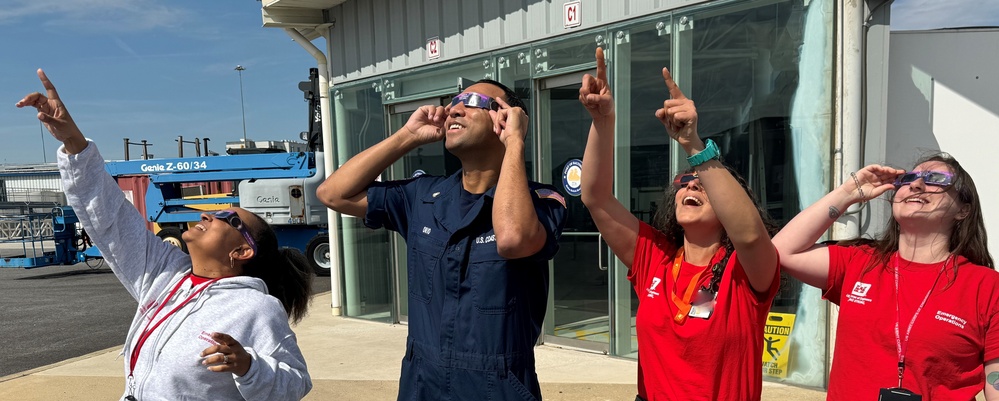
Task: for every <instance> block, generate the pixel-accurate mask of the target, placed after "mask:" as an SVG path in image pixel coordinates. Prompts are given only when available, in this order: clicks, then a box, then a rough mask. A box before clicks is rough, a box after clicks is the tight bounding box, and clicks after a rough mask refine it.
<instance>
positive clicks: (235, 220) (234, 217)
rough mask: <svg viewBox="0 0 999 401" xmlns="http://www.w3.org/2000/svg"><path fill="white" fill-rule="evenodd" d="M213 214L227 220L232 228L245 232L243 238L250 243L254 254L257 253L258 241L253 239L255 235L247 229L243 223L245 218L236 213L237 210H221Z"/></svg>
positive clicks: (217, 217)
mask: <svg viewBox="0 0 999 401" xmlns="http://www.w3.org/2000/svg"><path fill="white" fill-rule="evenodd" d="M213 216H215V218H216V219H219V220H225V222H226V223H229V225H230V226H232V228H235V229H237V230H239V233H240V234H243V239H245V240H246V243H247V244H249V245H250V249H252V250H253V254H254V255H256V254H257V242H256V241H254V240H253V236H251V235H250V232H249V231H247V229H246V226H245V225H243V220H242V219H240V218H239V215H238V214H236V211H234V210H219V211H217V212H215V214H213Z"/></svg>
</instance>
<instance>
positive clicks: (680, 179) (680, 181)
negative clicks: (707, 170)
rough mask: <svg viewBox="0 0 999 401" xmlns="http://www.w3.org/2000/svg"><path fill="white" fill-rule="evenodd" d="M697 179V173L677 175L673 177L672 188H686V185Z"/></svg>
mask: <svg viewBox="0 0 999 401" xmlns="http://www.w3.org/2000/svg"><path fill="white" fill-rule="evenodd" d="M695 179H697V173H687V174H677V175H676V177H673V186H674V187H676V188H677V189H679V188H683V187H685V186H687V183H689V182H691V181H693V180H695Z"/></svg>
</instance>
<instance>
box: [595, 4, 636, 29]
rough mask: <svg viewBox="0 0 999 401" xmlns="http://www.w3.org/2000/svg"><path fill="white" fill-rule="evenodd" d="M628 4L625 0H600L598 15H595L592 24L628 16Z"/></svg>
mask: <svg viewBox="0 0 999 401" xmlns="http://www.w3.org/2000/svg"><path fill="white" fill-rule="evenodd" d="M628 5H629V4H628V1H627V0H601V1H600V15H598V16H597V21H596V23H594V25H598V24H599V23H604V22H607V21H616V20H619V19H623V18H624V17H626V16H628Z"/></svg>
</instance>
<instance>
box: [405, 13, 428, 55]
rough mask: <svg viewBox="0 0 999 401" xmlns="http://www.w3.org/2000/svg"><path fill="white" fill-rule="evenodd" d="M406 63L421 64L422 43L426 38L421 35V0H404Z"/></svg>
mask: <svg viewBox="0 0 999 401" xmlns="http://www.w3.org/2000/svg"><path fill="white" fill-rule="evenodd" d="M406 15H407V16H408V18H406V38H405V43H406V65H405V66H404V68H411V67H415V66H417V65H420V64H423V60H424V55H423V53H424V49H423V45H424V44H425V43H426V40H427V38H425V37H424V36H423V25H422V24H423V0H407V1H406Z"/></svg>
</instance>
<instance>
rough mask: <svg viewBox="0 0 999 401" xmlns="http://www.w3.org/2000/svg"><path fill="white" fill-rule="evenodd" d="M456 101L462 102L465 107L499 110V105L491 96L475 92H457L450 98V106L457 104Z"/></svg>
mask: <svg viewBox="0 0 999 401" xmlns="http://www.w3.org/2000/svg"><path fill="white" fill-rule="evenodd" d="M458 103H461V104H464V105H465V107H475V108H477V109H486V110H499V109H500V105H499V103H497V102H496V100H494V99H493V98H491V97H489V96H486V95H483V94H479V93H475V92H465V93H461V94H458V95H457V96H455V97H454V98H453V99H451V107H454V106H457V105H458Z"/></svg>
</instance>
